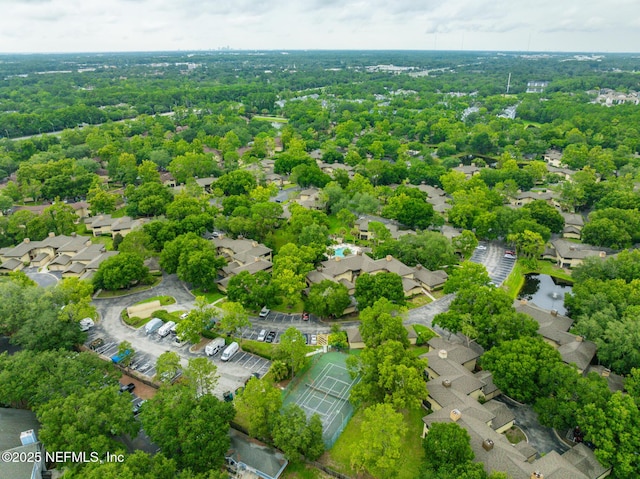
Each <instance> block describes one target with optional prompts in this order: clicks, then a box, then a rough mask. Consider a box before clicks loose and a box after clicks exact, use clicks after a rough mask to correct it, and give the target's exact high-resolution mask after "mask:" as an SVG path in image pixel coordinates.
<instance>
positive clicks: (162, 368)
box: [156, 351, 180, 384]
mask: <svg viewBox="0 0 640 479" xmlns="http://www.w3.org/2000/svg"><path fill="white" fill-rule="evenodd" d="M179 370H180V356H178V353H174V352H173V351H165V352H164V353H162V354H161V355H160V356H158V360H157V361H156V378H157V379H159V380H160V382H162V383H164V384H169V383H170V382H171V380H172V379H173V378H174V377H175V375H176V374H177V373H178V371H179Z"/></svg>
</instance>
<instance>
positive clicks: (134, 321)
mask: <svg viewBox="0 0 640 479" xmlns="http://www.w3.org/2000/svg"><path fill="white" fill-rule="evenodd" d="M150 319H151V318H146V319H142V318H139V317H137V316H132V317H129V315H128V314H127V310H126V309H125V310H123V311H122V320H123V321H124V322H125V323H127V324H128V325H129V326H132V327H134V328H140V327H141V326H143V325H145V324H147V322H148V321H149V320H150Z"/></svg>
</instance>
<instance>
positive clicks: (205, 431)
mask: <svg viewBox="0 0 640 479" xmlns="http://www.w3.org/2000/svg"><path fill="white" fill-rule="evenodd" d="M234 416H235V410H234V408H233V404H231V403H227V402H222V401H220V400H219V399H217V398H216V397H215V396H212V395H211V394H204V395H202V396H199V397H196V396H195V395H194V394H193V392H192V390H191V388H190V387H189V386H188V385H181V384H174V385H173V386H171V387H166V388H161V389H160V390H159V391H158V392H157V393H156V395H155V396H154V397H153V398H152V399H150V400H149V401H148V402H147V403H146V404H145V407H144V409H143V410H142V412H141V413H140V420H141V422H142V426H143V427H144V430H145V431H146V432H147V434H149V437H150V438H151V440H152V441H153V442H154V443H155V444H157V445H158V446H160V447H161V448H162V451H163V453H164V454H166V455H167V456H168V457H170V458H172V459H174V460H175V461H176V463H177V464H178V467H179V468H180V469H186V468H190V469H191V470H192V471H194V472H204V471H208V470H209V469H215V468H218V467H220V466H222V464H223V463H224V456H225V453H226V452H227V451H228V449H229V446H230V443H231V441H230V439H229V422H230V421H231V420H232V419H233V417H234Z"/></svg>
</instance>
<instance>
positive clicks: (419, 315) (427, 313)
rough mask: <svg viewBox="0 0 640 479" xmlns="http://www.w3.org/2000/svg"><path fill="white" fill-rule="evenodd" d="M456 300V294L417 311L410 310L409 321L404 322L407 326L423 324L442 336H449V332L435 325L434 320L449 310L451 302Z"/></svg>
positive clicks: (421, 307)
mask: <svg viewBox="0 0 640 479" xmlns="http://www.w3.org/2000/svg"><path fill="white" fill-rule="evenodd" d="M453 298H455V294H447V295H446V296H443V297H442V298H438V299H436V300H435V301H432V302H431V303H429V304H425V305H424V306H420V307H419V308H416V309H410V310H409V313H408V317H407V319H406V320H405V321H404V322H405V324H422V325H424V326H427V327H428V328H431V329H433V330H434V331H435V332H436V333H438V334H439V335H440V336H445V337H447V336H449V334H451V333H449V331H445V330H444V329H442V328H440V327H439V326H434V325H433V318H434V317H435V316H436V315H437V314H440V313H444V312H445V311H448V310H449V305H450V304H451V301H453Z"/></svg>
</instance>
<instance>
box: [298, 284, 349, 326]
mask: <svg viewBox="0 0 640 479" xmlns="http://www.w3.org/2000/svg"><path fill="white" fill-rule="evenodd" d="M350 304H351V297H350V296H349V290H348V289H347V287H346V286H345V285H343V284H341V283H336V282H334V281H331V280H328V279H325V280H322V281H321V282H320V283H315V284H312V285H311V288H310V289H309V294H308V295H307V299H306V301H305V308H306V309H307V311H309V312H311V313H313V314H317V315H318V316H320V317H322V318H329V317H335V318H339V317H340V316H342V314H343V313H344V310H345V309H346V308H347V307H348V306H349V305H350Z"/></svg>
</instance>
